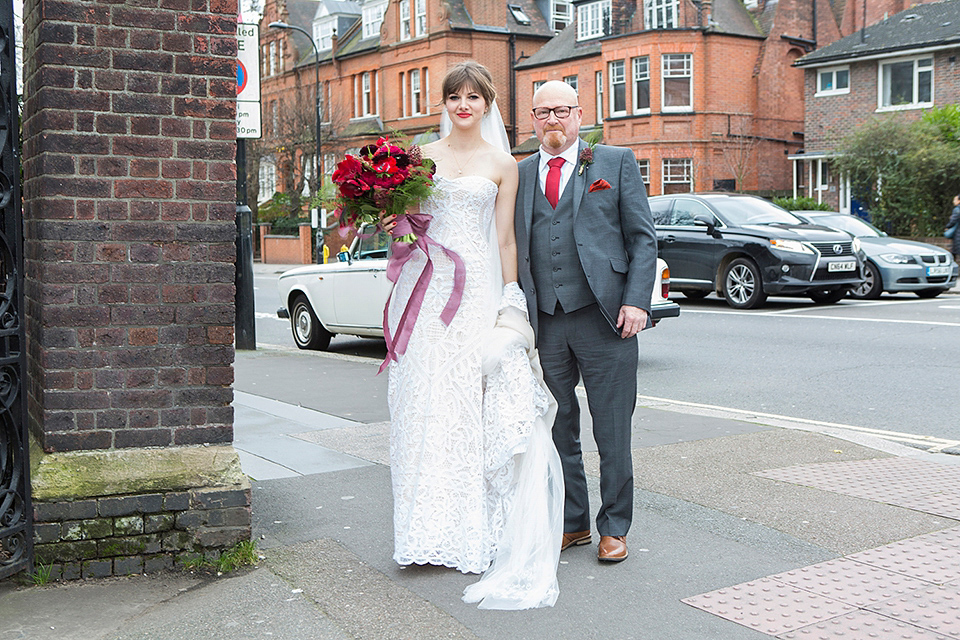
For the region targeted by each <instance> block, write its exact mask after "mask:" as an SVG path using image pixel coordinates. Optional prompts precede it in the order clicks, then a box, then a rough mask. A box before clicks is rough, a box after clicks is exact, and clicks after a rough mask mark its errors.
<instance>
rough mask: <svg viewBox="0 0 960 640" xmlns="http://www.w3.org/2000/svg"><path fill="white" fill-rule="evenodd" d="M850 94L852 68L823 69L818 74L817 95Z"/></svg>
mask: <svg viewBox="0 0 960 640" xmlns="http://www.w3.org/2000/svg"><path fill="white" fill-rule="evenodd" d="M839 93H850V68H849V67H842V68H835V69H823V70H821V71H820V73H818V74H817V95H818V96H831V95H836V94H839Z"/></svg>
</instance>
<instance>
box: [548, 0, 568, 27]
mask: <svg viewBox="0 0 960 640" xmlns="http://www.w3.org/2000/svg"><path fill="white" fill-rule="evenodd" d="M571 22H573V5H572V4H570V3H569V2H567V1H566V0H550V23H551V24H552V25H553V30H554V31H563V30H564V28H565V27H566V26H567V25H568V24H570V23H571Z"/></svg>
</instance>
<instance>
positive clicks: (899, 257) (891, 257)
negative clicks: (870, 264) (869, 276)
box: [880, 253, 917, 264]
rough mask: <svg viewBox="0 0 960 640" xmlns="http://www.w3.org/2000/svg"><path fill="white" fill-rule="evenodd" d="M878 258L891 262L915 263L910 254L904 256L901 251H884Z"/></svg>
mask: <svg viewBox="0 0 960 640" xmlns="http://www.w3.org/2000/svg"><path fill="white" fill-rule="evenodd" d="M880 258H881V259H883V260H886V261H887V262H890V263H892V264H916V262H917V261H916V260H914V259H913V258H912V257H911V256H905V255H903V254H902V253H884V254H882V255H881V256H880Z"/></svg>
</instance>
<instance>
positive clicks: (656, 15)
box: [643, 0, 679, 29]
mask: <svg viewBox="0 0 960 640" xmlns="http://www.w3.org/2000/svg"><path fill="white" fill-rule="evenodd" d="M678 5H679V3H678V2H677V0H643V15H644V27H646V28H647V29H676V28H677V27H678V26H679V25H678V22H677V15H678V9H679V6H678Z"/></svg>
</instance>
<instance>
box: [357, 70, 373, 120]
mask: <svg viewBox="0 0 960 640" xmlns="http://www.w3.org/2000/svg"><path fill="white" fill-rule="evenodd" d="M373 99H374V95H373V82H372V81H371V78H370V72H369V71H364V72H363V74H362V75H361V76H360V113H361V114H362V115H364V116H372V115H374V114H376V113H377V107H376V106H375V105H374V104H373Z"/></svg>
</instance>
